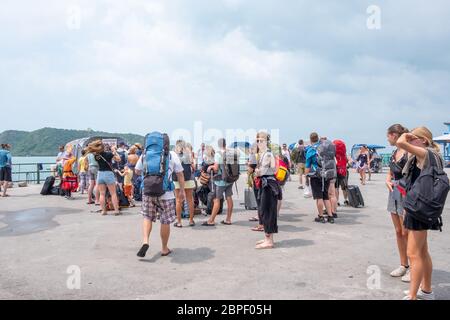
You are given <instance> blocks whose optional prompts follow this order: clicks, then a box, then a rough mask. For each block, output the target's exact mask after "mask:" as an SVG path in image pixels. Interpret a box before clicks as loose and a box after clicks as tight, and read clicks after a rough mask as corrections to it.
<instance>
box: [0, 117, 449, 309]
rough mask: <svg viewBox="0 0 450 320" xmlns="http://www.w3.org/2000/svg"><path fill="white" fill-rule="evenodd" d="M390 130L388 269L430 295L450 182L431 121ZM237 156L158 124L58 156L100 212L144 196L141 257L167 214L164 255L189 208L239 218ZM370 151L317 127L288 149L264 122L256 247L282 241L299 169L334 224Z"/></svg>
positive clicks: (222, 143)
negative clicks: (393, 248) (134, 136)
mask: <svg viewBox="0 0 450 320" xmlns="http://www.w3.org/2000/svg"><path fill="white" fill-rule="evenodd" d="M387 140H388V142H389V144H390V145H391V146H393V147H394V148H395V151H394V152H393V153H392V156H391V158H390V161H389V171H388V173H387V176H386V187H387V190H388V192H389V196H388V203H387V211H388V212H389V213H390V215H391V218H392V223H393V226H394V229H395V234H396V240H397V246H398V253H399V260H400V266H399V267H398V268H396V269H395V270H393V271H392V272H391V274H390V275H391V276H392V277H398V278H400V279H401V280H402V281H404V282H409V283H410V289H409V290H408V291H406V292H405V299H406V300H410V299H411V300H415V299H426V300H432V299H434V293H433V292H432V288H431V278H432V260H431V256H430V253H429V250H428V230H441V229H442V218H441V214H442V211H443V207H444V205H445V201H446V197H447V193H448V191H449V187H448V178H447V175H446V174H445V172H444V170H443V168H444V161H443V159H442V156H441V154H440V151H439V147H438V146H437V145H436V144H435V142H433V137H432V134H431V132H430V131H429V130H428V129H427V128H425V127H419V128H416V129H414V130H412V131H409V130H408V129H406V128H405V127H404V126H403V125H400V124H395V125H393V126H391V127H389V128H388V130H387ZM9 148H10V146H9V145H3V144H2V145H1V149H0V183H1V186H2V187H3V196H7V194H6V190H7V182H9V181H11V155H10V152H9ZM171 149H173V150H171ZM240 158H241V157H240V152H239V150H238V149H236V148H228V147H227V141H226V140H225V139H223V138H222V139H219V140H218V142H217V145H215V146H212V145H205V144H202V145H201V147H200V149H199V150H198V151H197V152H194V150H193V147H192V146H191V145H190V144H189V143H187V142H186V141H183V140H178V141H176V142H175V145H174V147H173V148H171V147H170V141H169V137H168V135H167V134H162V133H159V132H153V133H150V134H148V135H147V136H146V138H145V143H144V145H141V144H139V143H136V144H134V145H132V146H127V145H125V143H120V144H119V145H118V146H110V145H108V144H104V143H103V142H102V141H101V140H98V141H93V142H91V143H90V144H89V145H88V146H87V147H86V148H85V149H84V150H83V151H82V154H81V156H80V157H78V158H77V157H76V156H75V154H73V152H72V150H70V148H69V149H68V148H64V147H63V146H62V147H61V148H60V153H59V154H58V156H57V160H56V162H57V172H58V176H59V177H60V179H61V183H60V189H61V191H62V193H63V194H64V196H65V197H66V198H67V199H72V192H74V191H77V192H79V193H81V194H84V193H87V205H90V206H94V207H96V206H98V209H97V210H93V211H94V212H98V213H101V214H102V215H107V214H108V211H112V213H113V214H114V215H120V214H121V208H122V207H124V206H134V205H135V202H136V201H140V202H141V213H142V215H143V218H144V219H143V226H142V237H143V241H142V246H141V248H140V249H139V251H138V253H137V255H138V256H139V257H141V258H142V257H145V255H146V252H147V250H148V249H149V237H150V233H151V231H152V225H153V223H155V222H156V221H157V220H159V221H160V223H161V231H160V235H161V242H162V250H161V255H162V256H167V255H169V254H171V253H172V251H171V250H170V248H169V245H168V243H169V237H170V226H171V225H172V224H173V226H174V227H176V228H183V227H184V225H183V220H182V218H183V217H186V218H188V221H189V222H188V226H189V227H193V226H195V225H196V221H195V215H196V213H199V212H202V213H203V214H204V215H206V216H208V218H207V219H206V220H205V221H204V222H203V223H201V224H200V226H201V227H205V228H208V227H213V226H215V225H216V219H217V216H218V215H219V214H220V213H222V211H223V210H224V209H225V208H224V204H226V214H225V215H224V218H223V220H221V222H220V224H221V225H223V226H227V227H229V226H232V225H233V187H234V186H235V185H236V188H237V184H236V183H237V181H238V179H239V178H240V176H241V173H242V172H240V163H239V159H240ZM372 161H373V156H372V154H371V152H370V151H369V149H368V148H367V146H361V148H360V150H359V152H357V154H356V155H355V156H354V158H352V157H350V156H349V155H348V152H347V148H346V145H345V142H344V141H342V140H338V139H337V140H330V139H328V138H327V137H321V136H320V135H319V134H318V133H316V132H312V133H311V134H310V136H309V141H308V142H305V141H304V140H299V141H298V143H296V144H295V146H293V148H291V149H290V148H288V146H287V145H286V144H282V145H281V146H276V145H274V144H273V143H272V141H271V137H270V135H269V134H268V133H266V132H259V133H258V134H257V135H256V137H255V140H254V143H253V144H252V145H251V148H250V150H249V157H248V162H247V186H248V188H247V190H246V192H245V206H246V208H254V209H256V210H257V211H256V212H257V214H256V215H255V216H254V217H252V218H251V219H250V221H253V222H255V226H254V227H253V228H251V230H253V231H255V232H261V233H262V234H263V235H264V237H262V239H261V240H259V241H257V242H256V244H255V249H258V250H261V249H272V248H274V247H276V241H275V239H274V235H276V234H277V233H278V217H279V215H280V210H281V207H282V201H283V193H284V188H285V185H286V183H287V182H288V181H292V177H293V176H294V174H295V175H297V176H298V189H300V190H303V196H304V197H305V198H313V200H314V201H315V205H316V209H317V217H315V219H314V221H315V222H317V223H329V224H334V223H335V222H336V221H337V220H336V219H338V210H339V207H340V206H342V205H351V206H354V207H357V206H359V205H364V202H363V199H362V194H361V192H360V190H359V187H358V186H355V185H349V175H350V172H351V171H352V170H354V171H355V173H356V174H358V175H359V180H360V183H361V186H364V185H366V182H367V177H366V175H368V180H370V178H371V176H370V172H371V170H370V168H371V162H372ZM247 191H248V192H247ZM341 191H342V196H343V202H342V203H341V201H342V200H340V199H342V198H341V196H340V193H341ZM252 203H253V204H252ZM441 231H442V230H441Z"/></svg>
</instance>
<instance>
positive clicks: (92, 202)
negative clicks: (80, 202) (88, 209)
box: [86, 201, 95, 204]
mask: <svg viewBox="0 0 450 320" xmlns="http://www.w3.org/2000/svg"><path fill="white" fill-rule="evenodd" d="M94 203H95V202H94V201H91V202H86V204H94Z"/></svg>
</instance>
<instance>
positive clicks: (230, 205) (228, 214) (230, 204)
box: [219, 197, 233, 223]
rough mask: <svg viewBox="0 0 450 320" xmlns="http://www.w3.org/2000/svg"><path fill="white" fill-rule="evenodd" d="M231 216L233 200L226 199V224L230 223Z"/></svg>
mask: <svg viewBox="0 0 450 320" xmlns="http://www.w3.org/2000/svg"><path fill="white" fill-rule="evenodd" d="M219 205H220V203H219ZM232 214H233V198H232V197H227V219H226V220H225V222H226V223H231V215H232Z"/></svg>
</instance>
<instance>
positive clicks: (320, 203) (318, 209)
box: [316, 199, 324, 217]
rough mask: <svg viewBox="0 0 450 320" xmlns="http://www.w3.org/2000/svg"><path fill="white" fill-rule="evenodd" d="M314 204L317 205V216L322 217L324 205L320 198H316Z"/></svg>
mask: <svg viewBox="0 0 450 320" xmlns="http://www.w3.org/2000/svg"><path fill="white" fill-rule="evenodd" d="M316 206H317V211H318V212H319V216H320V217H323V207H324V202H323V200H322V199H317V200H316Z"/></svg>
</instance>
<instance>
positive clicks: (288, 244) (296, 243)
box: [275, 239, 314, 248]
mask: <svg viewBox="0 0 450 320" xmlns="http://www.w3.org/2000/svg"><path fill="white" fill-rule="evenodd" d="M313 244H314V241H312V240H305V239H289V240H281V241H279V242H278V241H277V242H275V248H297V247H305V246H312V245H313Z"/></svg>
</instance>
